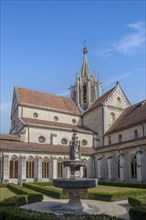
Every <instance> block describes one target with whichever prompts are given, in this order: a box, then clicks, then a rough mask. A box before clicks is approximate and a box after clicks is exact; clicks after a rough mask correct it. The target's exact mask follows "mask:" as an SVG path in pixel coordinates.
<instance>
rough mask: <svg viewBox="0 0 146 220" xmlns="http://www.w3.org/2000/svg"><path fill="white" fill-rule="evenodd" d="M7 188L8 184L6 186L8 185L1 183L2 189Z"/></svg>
mask: <svg viewBox="0 0 146 220" xmlns="http://www.w3.org/2000/svg"><path fill="white" fill-rule="evenodd" d="M7 186H8V184H6V183H0V188H3V187H7Z"/></svg>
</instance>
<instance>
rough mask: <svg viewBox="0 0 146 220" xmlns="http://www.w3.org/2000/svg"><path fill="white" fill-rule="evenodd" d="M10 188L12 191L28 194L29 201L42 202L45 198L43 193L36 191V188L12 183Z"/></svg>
mask: <svg viewBox="0 0 146 220" xmlns="http://www.w3.org/2000/svg"><path fill="white" fill-rule="evenodd" d="M8 188H9V189H10V190H11V191H13V192H15V193H16V194H25V195H28V203H33V202H40V201H42V199H43V195H42V194H41V193H38V192H35V191H34V190H30V189H27V188H25V187H23V186H19V185H16V184H13V183H10V184H9V185H8Z"/></svg>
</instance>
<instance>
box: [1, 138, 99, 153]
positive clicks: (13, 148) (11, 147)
mask: <svg viewBox="0 0 146 220" xmlns="http://www.w3.org/2000/svg"><path fill="white" fill-rule="evenodd" d="M0 146H1V150H3V151H9V152H32V153H33V152H37V153H54V154H60V153H61V154H69V147H68V146H62V145H49V144H38V143H24V142H17V141H11V140H0ZM81 153H82V155H91V154H93V153H95V150H94V149H93V148H91V147H81Z"/></svg>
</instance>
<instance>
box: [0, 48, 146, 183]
mask: <svg viewBox="0 0 146 220" xmlns="http://www.w3.org/2000/svg"><path fill="white" fill-rule="evenodd" d="M87 53H88V50H87V47H86V46H84V48H83V56H84V57H83V64H82V69H81V73H80V75H77V76H76V82H75V84H74V85H71V87H70V98H66V97H62V96H57V95H52V94H48V93H43V92H39V91H32V90H30V89H26V88H20V87H15V88H14V92H13V99H12V109H11V129H10V134H9V135H7V134H1V135H0V181H1V182H4V183H5V182H13V183H18V184H21V183H22V182H34V181H48V180H51V179H53V178H59V177H69V176H70V173H69V172H70V171H69V168H66V167H63V163H62V161H63V160H67V159H68V157H69V155H68V152H69V143H70V141H71V139H72V134H73V129H74V127H76V129H77V136H78V138H79V141H80V146H81V155H82V160H84V161H85V164H86V166H85V167H83V168H81V169H80V176H81V177H89V178H95V177H96V178H98V179H100V180H110V181H129V182H146V100H144V101H141V102H139V103H137V104H135V105H131V104H130V102H129V100H128V98H127V97H126V95H125V93H124V91H123V90H122V88H121V86H120V84H119V82H117V83H116V85H115V87H114V88H111V90H109V91H108V92H106V93H105V94H102V83H101V80H100V78H99V77H98V80H96V77H95V75H94V74H93V75H92V74H91V72H90V69H89V65H88V60H87Z"/></svg>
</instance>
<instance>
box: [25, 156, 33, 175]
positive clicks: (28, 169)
mask: <svg viewBox="0 0 146 220" xmlns="http://www.w3.org/2000/svg"><path fill="white" fill-rule="evenodd" d="M26 178H34V158H33V157H29V158H28V160H27V162H26Z"/></svg>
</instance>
